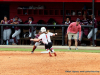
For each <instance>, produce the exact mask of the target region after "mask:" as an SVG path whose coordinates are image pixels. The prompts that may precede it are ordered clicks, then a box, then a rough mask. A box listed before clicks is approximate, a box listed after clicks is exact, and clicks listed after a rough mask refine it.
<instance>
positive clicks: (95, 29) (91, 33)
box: [87, 15, 98, 46]
mask: <svg viewBox="0 0 100 75" xmlns="http://www.w3.org/2000/svg"><path fill="white" fill-rule="evenodd" d="M91 19H93V15H91ZM92 24H93V23H92V20H91V21H90V25H92ZM97 31H98V28H97V20H96V18H94V35H93V29H91V31H90V32H89V34H88V36H87V37H88V39H89V40H90V45H91V46H92V45H93V42H92V38H91V37H92V36H94V42H95V46H96V33H97Z"/></svg>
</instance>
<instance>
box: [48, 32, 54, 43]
mask: <svg viewBox="0 0 100 75" xmlns="http://www.w3.org/2000/svg"><path fill="white" fill-rule="evenodd" d="M47 36H48V42H51V38H50V36H53V33H51V32H48V33H47Z"/></svg>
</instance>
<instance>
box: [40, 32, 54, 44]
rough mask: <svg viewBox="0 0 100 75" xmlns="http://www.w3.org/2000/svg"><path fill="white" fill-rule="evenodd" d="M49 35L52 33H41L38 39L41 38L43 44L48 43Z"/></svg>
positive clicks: (49, 40)
mask: <svg viewBox="0 0 100 75" xmlns="http://www.w3.org/2000/svg"><path fill="white" fill-rule="evenodd" d="M50 36H53V33H50V32H48V33H47V34H45V33H43V34H41V35H40V36H39V39H41V40H42V42H43V43H44V44H48V43H49V42H51V39H50Z"/></svg>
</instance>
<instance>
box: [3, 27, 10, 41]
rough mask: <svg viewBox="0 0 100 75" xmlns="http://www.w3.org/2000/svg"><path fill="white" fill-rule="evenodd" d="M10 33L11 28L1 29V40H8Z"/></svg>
mask: <svg viewBox="0 0 100 75" xmlns="http://www.w3.org/2000/svg"><path fill="white" fill-rule="evenodd" d="M10 35H11V29H4V31H3V40H9V38H10Z"/></svg>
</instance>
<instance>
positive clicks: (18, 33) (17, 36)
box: [12, 29, 21, 39]
mask: <svg viewBox="0 0 100 75" xmlns="http://www.w3.org/2000/svg"><path fill="white" fill-rule="evenodd" d="M20 33H21V30H20V29H18V30H15V32H14V34H13V35H12V38H14V37H16V39H20Z"/></svg>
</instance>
